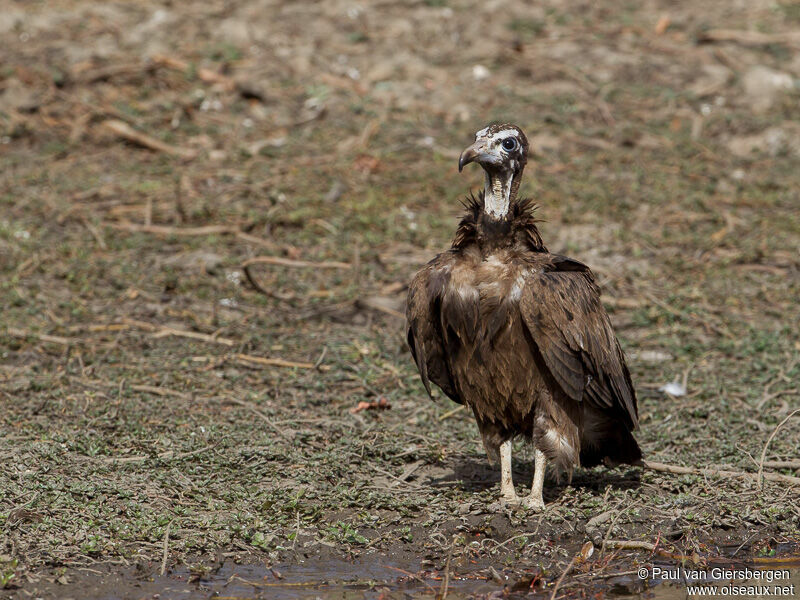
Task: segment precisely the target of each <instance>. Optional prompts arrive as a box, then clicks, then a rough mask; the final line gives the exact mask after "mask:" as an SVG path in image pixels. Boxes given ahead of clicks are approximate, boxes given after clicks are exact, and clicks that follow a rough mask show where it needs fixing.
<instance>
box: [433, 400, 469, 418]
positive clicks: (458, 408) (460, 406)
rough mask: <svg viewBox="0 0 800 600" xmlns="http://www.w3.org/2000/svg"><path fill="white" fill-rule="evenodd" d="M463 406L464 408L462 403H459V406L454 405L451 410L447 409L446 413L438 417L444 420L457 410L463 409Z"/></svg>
mask: <svg viewBox="0 0 800 600" xmlns="http://www.w3.org/2000/svg"><path fill="white" fill-rule="evenodd" d="M464 408H465V407H464V405H463V404H460V405H459V406H456V407H455V408H454V409H453V410H448V411H447V412H446V413H444V414H443V415H442V416H441V417H439V420H440V421H444V420H445V419H449V418H450V417H452V416H453V415H454V414H456V413H457V412H459V411H462V410H464Z"/></svg>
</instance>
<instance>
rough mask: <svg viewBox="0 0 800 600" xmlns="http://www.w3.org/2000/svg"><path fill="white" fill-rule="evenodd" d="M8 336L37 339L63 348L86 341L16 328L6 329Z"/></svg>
mask: <svg viewBox="0 0 800 600" xmlns="http://www.w3.org/2000/svg"><path fill="white" fill-rule="evenodd" d="M6 332H8V335H11V336H13V337H15V338H22V339H25V338H35V339H37V340H39V341H41V342H48V343H50V344H60V345H62V346H74V345H75V344H81V343H84V340H82V339H80V338H67V337H62V336H60V335H48V334H46V333H34V332H33V331H25V330H23V329H17V328H16V327H9V328H8V329H6Z"/></svg>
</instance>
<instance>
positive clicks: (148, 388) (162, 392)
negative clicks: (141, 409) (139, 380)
mask: <svg viewBox="0 0 800 600" xmlns="http://www.w3.org/2000/svg"><path fill="white" fill-rule="evenodd" d="M131 389H132V390H135V391H137V392H147V393H149V394H155V395H156V396H175V397H176V398H181V399H183V400H189V399H191V397H192V396H191V395H190V394H184V393H183V392H179V391H177V390H170V389H168V388H162V387H157V386H155V385H132V386H131Z"/></svg>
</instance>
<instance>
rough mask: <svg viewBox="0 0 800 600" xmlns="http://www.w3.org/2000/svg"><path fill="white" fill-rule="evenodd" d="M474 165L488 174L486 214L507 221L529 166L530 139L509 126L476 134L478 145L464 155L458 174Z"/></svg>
mask: <svg viewBox="0 0 800 600" xmlns="http://www.w3.org/2000/svg"><path fill="white" fill-rule="evenodd" d="M471 162H475V163H478V164H479V165H480V166H481V167H483V170H484V172H485V174H486V177H485V185H484V190H483V191H484V210H485V211H486V213H487V214H488V215H489V216H490V217H492V218H495V219H502V218H504V217H505V216H506V215H507V214H508V208H509V206H510V204H511V202H512V200H514V198H515V197H516V195H517V190H518V189H519V184H520V180H521V179H522V170H523V169H524V168H525V163H527V162H528V139H527V138H526V137H525V134H524V133H522V130H521V129H520V128H519V127H517V126H516V125H511V124H510V123H502V124H500V125H489V126H488V127H484V128H483V129H481V130H480V131H479V132H478V133H476V134H475V143H474V144H472V145H471V146H469V147H468V148H467V149H466V150H464V151H463V152H462V153H461V156H460V157H459V159H458V170H459V172H460V171H461V170H462V169H463V168H464V165H467V164H469V163H471Z"/></svg>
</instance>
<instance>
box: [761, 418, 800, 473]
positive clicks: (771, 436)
mask: <svg viewBox="0 0 800 600" xmlns="http://www.w3.org/2000/svg"><path fill="white" fill-rule="evenodd" d="M797 413H800V408H798V409H797V410H793V411H792V412H790V413H789V414H788V415H786V418H785V419H784V420H783V421H781V422H780V423H778V426H777V427H776V428H775V429H774V430H773V431H772V433H771V434H770V436H769V437H768V438H767V443H766V444H764V448H763V450H761V461H760V462H759V465H758V489H761V488H762V487H763V486H764V479H763V477H764V459H765V458H766V457H767V448H769V444H770V442H772V438H774V437H775V434H776V433H778V430H779V429H780V428H781V427H783V426H784V425H785V424H786V421H788V420H789V419H791V418H792V417H793V416H795V415H796V414H797ZM784 477H788V475H784ZM795 479H797V480H798V483H800V478H795Z"/></svg>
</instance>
